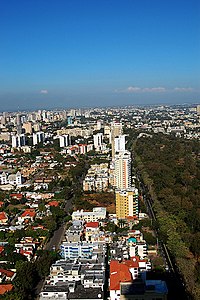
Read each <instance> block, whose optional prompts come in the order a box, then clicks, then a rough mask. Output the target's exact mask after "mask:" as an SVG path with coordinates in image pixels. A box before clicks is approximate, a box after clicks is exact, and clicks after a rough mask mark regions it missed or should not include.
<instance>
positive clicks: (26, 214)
mask: <svg viewBox="0 0 200 300" xmlns="http://www.w3.org/2000/svg"><path fill="white" fill-rule="evenodd" d="M21 217H22V218H25V217H31V218H34V217H35V210H33V209H26V210H25V211H24V212H23V214H22V215H21Z"/></svg>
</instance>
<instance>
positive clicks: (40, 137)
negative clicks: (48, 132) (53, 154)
mask: <svg viewBox="0 0 200 300" xmlns="http://www.w3.org/2000/svg"><path fill="white" fill-rule="evenodd" d="M42 142H44V132H43V131H38V132H36V133H33V145H37V144H39V143H42Z"/></svg>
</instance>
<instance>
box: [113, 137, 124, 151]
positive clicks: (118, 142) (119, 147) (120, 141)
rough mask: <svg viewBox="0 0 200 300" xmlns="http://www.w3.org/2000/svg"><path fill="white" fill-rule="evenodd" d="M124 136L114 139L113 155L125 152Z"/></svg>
mask: <svg viewBox="0 0 200 300" xmlns="http://www.w3.org/2000/svg"><path fill="white" fill-rule="evenodd" d="M125 144H126V141H125V135H119V136H117V137H116V138H115V153H116V152H120V151H125Z"/></svg>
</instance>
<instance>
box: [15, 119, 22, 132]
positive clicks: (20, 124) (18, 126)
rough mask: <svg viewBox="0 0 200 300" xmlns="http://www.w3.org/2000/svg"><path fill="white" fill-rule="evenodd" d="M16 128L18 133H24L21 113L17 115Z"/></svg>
mask: <svg viewBox="0 0 200 300" xmlns="http://www.w3.org/2000/svg"><path fill="white" fill-rule="evenodd" d="M16 129H17V134H21V133H22V122H21V115H20V114H17V116H16Z"/></svg>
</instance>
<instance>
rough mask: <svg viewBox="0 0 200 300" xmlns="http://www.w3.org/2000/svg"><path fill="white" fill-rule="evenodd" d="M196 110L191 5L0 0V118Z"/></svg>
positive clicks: (197, 69)
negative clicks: (32, 113) (18, 113)
mask: <svg viewBox="0 0 200 300" xmlns="http://www.w3.org/2000/svg"><path fill="white" fill-rule="evenodd" d="M185 102H195V103H198V102H200V4H199V1H198V0H187V1H186V0H185V1H184V0H173V1H172V0H168V1H167V0H152V1H151V0H137V1H136V0H9V1H8V0H1V1H0V104H1V109H0V110H1V111H2V110H9V109H29V108H30V109H33V108H50V107H73V106H76V107H77V106H80V107H83V106H96V105H98V106H101V105H102V106H105V105H123V104H149V103H185Z"/></svg>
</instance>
